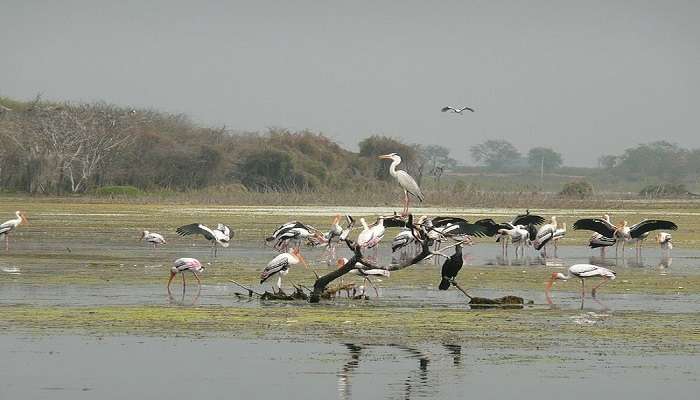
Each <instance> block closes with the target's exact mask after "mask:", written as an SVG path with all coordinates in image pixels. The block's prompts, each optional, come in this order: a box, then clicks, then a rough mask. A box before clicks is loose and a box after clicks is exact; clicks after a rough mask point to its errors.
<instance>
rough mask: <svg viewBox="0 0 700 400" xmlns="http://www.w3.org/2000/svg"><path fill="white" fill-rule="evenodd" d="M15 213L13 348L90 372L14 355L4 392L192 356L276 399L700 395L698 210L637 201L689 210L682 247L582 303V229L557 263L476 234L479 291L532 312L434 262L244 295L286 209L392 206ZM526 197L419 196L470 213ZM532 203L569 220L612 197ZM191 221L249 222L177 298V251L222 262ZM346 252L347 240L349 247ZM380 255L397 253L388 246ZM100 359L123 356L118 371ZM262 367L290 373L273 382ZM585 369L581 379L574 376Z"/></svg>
mask: <svg viewBox="0 0 700 400" xmlns="http://www.w3.org/2000/svg"><path fill="white" fill-rule="evenodd" d="M16 209H22V210H24V211H25V212H27V214H28V215H29V217H30V224H29V225H26V226H22V229H19V230H18V231H17V232H16V234H15V235H14V236H13V237H12V242H11V249H10V251H9V252H2V253H1V254H0V291H1V293H2V297H1V298H0V313H1V314H0V332H1V333H0V334H1V335H2V339H1V340H0V341H1V343H0V348H2V349H3V353H4V354H7V355H9V358H8V359H9V360H10V361H11V362H10V364H11V365H18V366H23V365H33V366H34V367H36V368H38V369H39V370H44V371H47V370H51V369H52V368H54V367H55V366H56V365H58V364H60V363H64V362H66V363H71V365H80V366H81V368H82V370H83V374H84V375H83V377H82V378H76V377H71V376H68V375H67V374H63V373H60V372H53V373H47V374H46V376H47V377H48V378H46V381H45V382H44V381H42V382H29V381H28V380H27V379H28V378H27V377H28V376H32V374H30V373H29V372H28V371H27V369H26V368H27V367H19V368H16V369H12V368H9V367H7V366H6V367H3V368H2V369H0V374H1V375H2V377H3V382H5V383H4V384H3V385H2V388H1V389H0V393H2V394H7V395H14V396H11V397H15V398H16V397H18V396H19V397H21V396H22V395H24V396H25V397H26V396H29V397H35V398H40V397H50V396H51V397H52V398H55V397H58V398H69V397H70V398H73V397H74V396H76V395H78V396H79V395H80V394H81V393H86V394H92V395H94V394H95V393H99V394H100V397H101V398H110V397H109V396H110V394H108V393H109V392H110V390H112V389H114V382H113V381H111V380H109V379H106V378H105V376H106V375H104V374H112V376H113V377H116V378H118V379H122V380H124V381H126V380H128V379H133V376H139V378H136V381H135V382H136V386H135V387H134V388H121V390H120V391H119V390H117V391H115V392H114V393H119V394H128V393H132V394H133V393H136V392H138V393H141V394H148V393H152V392H151V391H152V390H153V388H152V386H153V385H151V383H152V382H153V381H158V380H162V379H167V376H168V374H167V373H166V372H162V371H161V370H162V369H164V368H165V369H167V367H166V366H168V365H171V364H172V363H174V360H176V359H178V358H179V357H183V358H184V359H187V360H188V363H193V364H194V365H197V366H198V367H201V368H204V369H205V370H206V371H207V374H211V375H209V376H207V377H206V378H204V379H205V380H206V382H207V384H209V385H210V386H211V388H212V390H213V391H214V393H218V394H222V395H223V394H224V393H229V392H230V391H231V390H232V388H234V387H235V388H236V390H240V393H241V394H245V393H249V394H250V395H253V394H254V393H264V394H266V397H270V396H272V395H282V394H287V395H289V393H290V392H295V393H296V394H297V395H298V397H302V396H301V394H302V393H304V394H308V395H309V396H310V397H316V398H327V397H328V396H329V395H330V393H333V392H335V393H337V394H338V396H339V397H340V398H350V396H349V393H350V391H352V396H353V397H354V396H356V395H359V394H363V393H364V394H366V395H368V396H369V397H372V395H371V394H372V393H374V394H377V393H381V394H380V395H377V396H374V397H390V398H391V397H404V398H429V397H434V396H440V397H462V395H463V393H465V392H471V393H477V394H479V393H481V394H488V393H491V394H494V393H499V394H503V395H505V394H507V392H504V390H506V389H495V388H494V387H495V386H496V380H495V379H494V378H493V376H503V375H504V374H509V375H512V376H513V378H512V380H513V382H514V385H515V386H513V387H511V389H507V390H513V392H512V393H511V394H513V393H516V392H515V389H514V388H516V387H524V388H528V389H529V390H530V392H529V393H530V394H531V395H532V397H533V398H534V397H536V396H537V395H540V394H544V393H546V391H544V390H543V389H542V388H539V386H538V384H536V383H537V382H539V383H542V382H547V383H548V384H549V385H554V386H555V387H556V386H561V387H562V388H563V387H570V386H573V387H575V388H576V390H577V391H578V392H580V393H588V394H591V395H599V394H601V393H604V392H605V391H606V390H608V389H610V388H611V387H615V386H616V382H617V381H618V380H625V381H629V382H634V383H635V384H634V385H632V384H630V385H623V389H619V387H618V389H617V390H624V391H625V393H636V394H637V397H638V398H653V397H655V396H656V394H658V393H659V391H658V388H657V385H661V384H662V383H664V382H668V381H669V380H672V381H673V383H674V386H675V385H677V387H678V390H679V394H678V397H679V398H684V397H687V398H692V395H693V393H694V392H693V391H692V390H691V389H692V388H693V387H697V385H698V381H697V376H698V372H700V367H699V366H698V362H697V360H698V351H699V350H700V323H699V322H698V321H700V318H699V317H700V269H699V268H698V267H699V265H698V264H699V260H700V246H699V245H698V242H697V240H696V239H695V238H696V237H697V233H698V232H697V227H698V226H700V208H698V209H695V208H690V207H687V206H684V207H677V208H674V207H668V208H667V209H649V208H643V207H639V208H634V209H633V208H628V209H626V211H625V212H624V214H625V217H626V218H628V219H630V220H639V219H642V218H649V217H653V216H659V215H663V216H664V217H667V218H669V219H673V220H675V221H677V222H678V225H679V226H680V230H679V231H678V232H677V233H674V243H675V244H676V246H677V248H676V249H674V251H673V254H672V255H673V257H672V259H666V258H664V257H662V256H661V254H660V251H659V250H658V248H657V246H655V245H654V244H652V243H648V244H646V245H645V249H644V254H643V257H642V258H641V259H639V260H637V259H635V258H634V257H633V254H628V257H627V258H625V259H624V260H618V261H617V262H616V261H615V260H614V259H608V260H605V262H606V263H607V264H606V265H610V266H611V268H614V269H615V270H616V271H617V273H618V279H616V280H615V281H613V282H611V283H610V284H609V285H607V286H606V287H605V289H604V290H603V291H602V292H601V293H600V295H599V296H598V299H591V298H590V297H587V298H586V299H585V303H584V304H583V309H581V304H580V301H579V298H578V293H577V291H578V286H577V284H576V282H570V283H567V284H557V285H556V287H555V290H554V292H553V299H552V300H553V301H552V303H553V304H548V303H547V301H546V298H545V296H544V294H543V288H544V282H545V280H546V279H547V277H548V276H549V274H550V273H551V272H552V271H558V270H563V268H564V267H565V266H568V265H571V264H572V263H576V262H589V260H590V258H591V257H596V256H598V253H597V252H594V251H591V250H589V249H587V248H586V247H585V245H584V244H585V241H586V239H587V236H588V235H586V234H585V233H579V232H571V234H570V235H569V236H567V237H566V238H565V239H564V242H563V246H561V247H560V249H559V253H558V257H557V258H553V259H550V260H548V261H547V263H546V265H544V264H543V262H542V260H541V259H540V258H539V257H536V256H535V255H534V254H532V253H530V254H529V256H528V257H527V258H526V259H525V260H522V259H511V258H503V257H500V253H499V248H498V247H497V246H496V245H495V244H494V243H492V241H491V240H486V239H480V240H477V244H475V245H474V246H469V247H466V248H465V254H466V258H465V259H466V264H465V267H464V268H463V270H462V272H461V273H460V283H461V284H462V285H463V286H465V287H467V288H469V290H470V293H472V294H474V295H478V296H484V297H499V296H502V295H506V294H514V295H517V296H521V297H523V298H525V299H528V300H533V302H534V304H533V305H530V306H526V307H525V308H524V309H521V310H505V309H503V310H502V309H494V310H470V309H469V307H468V306H467V301H466V300H465V298H464V296H463V295H461V293H459V292H458V291H457V290H454V289H451V290H449V291H447V292H438V291H437V283H438V281H439V279H438V277H439V265H436V264H434V263H433V262H432V261H429V262H424V263H421V264H419V265H415V266H412V267H410V268H406V269H404V270H401V271H396V272H395V273H392V275H391V277H390V278H388V279H383V280H382V281H381V282H379V283H378V286H379V288H380V294H381V297H379V298H375V297H374V296H371V297H370V299H369V300H366V301H351V300H347V299H345V298H339V299H336V300H333V301H323V302H321V303H320V304H317V305H312V304H308V303H307V302H301V301H295V302H273V301H260V300H258V299H255V298H252V299H249V298H247V296H245V295H244V296H238V295H237V294H236V293H242V292H243V291H242V290H241V289H240V288H238V287H236V286H235V285H233V284H231V283H230V282H229V280H230V279H233V280H236V281H238V282H241V283H244V284H247V285H251V286H253V287H256V288H259V286H256V283H257V280H258V276H259V273H260V271H261V270H262V268H263V267H264V265H265V264H266V263H267V261H269V259H271V258H272V257H273V256H274V255H275V252H274V251H273V250H272V249H270V248H268V247H265V246H264V244H263V240H262V238H263V237H265V235H266V234H267V233H269V232H270V231H271V230H272V229H274V228H275V227H276V226H278V225H279V224H280V223H282V222H285V221H287V220H290V219H303V220H304V221H305V222H308V223H310V224H312V225H316V226H319V227H325V226H326V225H327V224H328V223H329V221H330V218H331V217H332V216H333V215H335V213H337V212H340V213H346V212H348V213H352V214H353V215H357V216H362V215H376V214H379V213H389V212H391V211H392V210H390V209H388V208H375V207H367V208H352V207H339V208H337V209H336V208H332V209H331V208H327V207H303V208H299V207H294V208H288V207H241V206H231V207H226V206H193V205H135V204H97V203H71V202H51V201H37V200H31V201H25V200H12V199H4V200H2V201H0V213H1V214H3V215H5V214H10V213H12V212H14V210H16ZM519 211H521V210H510V209H422V210H421V209H418V210H416V212H417V213H427V214H438V213H439V214H451V215H460V216H465V217H466V218H468V219H470V220H473V219H477V218H482V217H502V216H508V215H513V214H515V213H517V212H519ZM532 211H533V212H538V213H542V214H544V215H557V216H558V217H559V218H560V219H562V220H564V221H567V222H569V221H573V220H574V219H575V218H577V217H581V216H587V215H591V216H594V215H599V214H601V213H602V212H603V211H606V210H532ZM611 213H612V214H613V215H618V214H620V215H621V214H623V213H622V212H619V213H616V212H615V211H611ZM194 221H199V222H202V223H209V224H214V223H216V222H219V221H221V222H226V223H228V224H230V225H231V226H232V228H233V229H234V230H235V231H236V236H235V238H234V241H233V243H232V245H231V247H230V248H228V249H224V250H223V251H220V252H219V257H218V258H217V259H216V261H215V262H212V263H210V264H208V265H207V266H206V267H207V269H206V271H205V272H204V275H203V277H202V278H203V283H204V285H203V287H202V290H201V292H200V293H199V296H197V297H195V296H194V293H192V292H189V291H188V292H187V293H186V294H185V296H184V297H183V296H180V294H179V293H177V291H175V292H176V294H175V295H174V296H173V297H168V296H167V293H166V291H165V283H166V281H167V275H168V269H169V267H170V265H171V263H172V260H173V259H175V258H177V257H183V256H191V257H197V258H200V259H201V260H203V261H207V262H208V261H211V260H210V256H209V247H208V246H207V245H206V243H205V242H204V241H202V240H200V239H192V238H179V237H177V236H175V234H174V229H175V227H177V226H179V225H182V224H185V223H191V222H194ZM143 229H149V230H152V231H157V232H161V233H163V234H164V235H165V236H166V238H167V239H168V244H167V245H166V246H163V247H161V248H158V249H156V250H153V249H152V248H149V247H148V246H147V245H145V244H144V243H141V242H139V240H138V237H139V233H140V231H141V230H143ZM390 232H393V231H390ZM387 235H388V236H389V235H390V233H388V234H387ZM320 253H321V251H320V250H305V254H306V257H307V260H308V261H309V262H310V264H311V266H312V268H313V269H314V270H316V271H317V272H319V273H321V274H322V273H325V272H327V271H330V269H331V268H332V267H329V266H327V265H326V264H325V263H324V262H322V260H321V254H320ZM344 254H347V249H341V250H339V255H344ZM379 257H380V258H381V259H386V260H388V259H390V257H391V254H390V251H389V250H387V249H386V246H384V248H383V249H382V250H381V251H380V253H379ZM596 261H601V260H596ZM286 279H289V281H292V282H295V283H299V284H304V285H307V286H310V285H311V284H312V283H313V280H314V276H313V272H312V271H311V270H305V269H304V268H303V267H299V268H292V270H291V272H290V274H289V275H288V277H287V278H286ZM101 357H102V359H101ZM129 359H131V360H139V362H134V363H133V364H132V363H131V362H130V361H129ZM457 359H459V361H457ZM102 360H111V363H110V365H109V366H107V367H105V366H103V364H104V363H103V361H102ZM135 364H136V365H135ZM127 365H128V366H129V369H131V372H128V371H125V368H126V366H127ZM98 366H100V368H104V370H103V372H97V371H98V370H96V368H97V367H98ZM212 371H215V372H212ZM251 371H258V374H261V373H263V372H261V371H265V372H264V373H265V374H267V373H273V372H272V371H292V372H291V374H290V375H289V376H284V377H280V378H279V379H278V381H277V382H276V383H274V384H272V385H267V383H265V381H263V380H261V378H260V377H257V378H256V377H255V376H254V375H255V373H254V372H251ZM572 374H577V377H578V378H579V379H577V380H573V381H572V380H571V379H570V376H571V375H572ZM372 377H373V378H372ZM151 380H152V381H151ZM591 380H595V382H596V385H598V386H595V385H590V381H591ZM173 386H174V388H177V389H178V390H175V389H173V388H170V389H166V391H165V393H170V394H172V395H173V396H175V397H178V395H181V394H182V393H190V394H193V395H194V394H198V393H203V392H202V389H198V387H197V385H196V384H194V383H193V381H187V383H184V382H178V383H174V384H173ZM308 387H314V388H313V389H308ZM304 388H307V389H308V390H310V392H304V390H307V389H304ZM183 391H184V392H183ZM176 393H179V394H176ZM407 393H408V394H407ZM530 394H528V396H530ZM32 395H35V396H32ZM53 396H55V397H53ZM344 396H345V397H344ZM528 396H526V398H530V397H528ZM114 397H115V398H116V397H118V396H116V394H115V395H114ZM292 397H295V396H292Z"/></svg>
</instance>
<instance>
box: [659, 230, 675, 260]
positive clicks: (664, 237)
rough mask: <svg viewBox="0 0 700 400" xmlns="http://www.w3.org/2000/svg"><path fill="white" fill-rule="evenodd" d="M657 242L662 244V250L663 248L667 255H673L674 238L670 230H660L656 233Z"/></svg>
mask: <svg viewBox="0 0 700 400" xmlns="http://www.w3.org/2000/svg"><path fill="white" fill-rule="evenodd" d="M656 243H658V244H659V246H661V250H663V251H664V252H665V253H666V254H665V255H666V257H668V256H670V255H671V250H673V238H672V237H671V234H670V233H668V232H659V233H657V234H656Z"/></svg>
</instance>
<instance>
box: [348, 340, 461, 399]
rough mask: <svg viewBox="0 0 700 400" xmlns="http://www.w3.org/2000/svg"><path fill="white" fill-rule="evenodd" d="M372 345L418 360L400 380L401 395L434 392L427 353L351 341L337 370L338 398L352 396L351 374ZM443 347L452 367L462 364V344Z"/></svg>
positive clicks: (397, 345)
mask: <svg viewBox="0 0 700 400" xmlns="http://www.w3.org/2000/svg"><path fill="white" fill-rule="evenodd" d="M370 346H371V347H373V348H374V349H373V350H376V349H378V348H381V347H386V348H392V349H398V350H400V351H401V352H403V353H407V354H408V357H409V358H411V359H417V360H418V368H416V369H412V370H411V371H410V372H409V374H408V376H407V377H406V378H405V379H404V380H403V381H402V383H401V389H400V391H401V392H402V397H403V398H405V399H410V398H430V397H433V396H434V395H435V394H436V393H434V392H435V390H437V387H438V385H432V384H431V382H430V376H429V374H428V366H429V365H430V357H429V356H428V354H426V353H424V352H423V351H421V350H420V349H418V348H415V347H411V346H406V345H400V344H389V345H367V344H362V345H357V344H352V343H346V344H345V348H346V349H347V350H348V352H349V356H350V359H349V360H348V361H347V362H346V363H345V364H343V366H342V368H341V369H340V371H339V372H338V374H337V376H338V395H339V398H340V399H344V400H345V399H350V398H352V390H351V388H352V376H353V373H354V372H355V371H356V370H357V368H358V367H359V364H360V356H361V355H362V354H366V352H363V351H364V350H366V349H367V348H368V347H370ZM443 347H444V348H445V350H447V352H448V353H449V354H450V355H451V356H452V365H453V366H454V367H460V366H461V365H462V346H460V345H458V344H444V345H443ZM371 354H372V355H376V354H377V352H376V351H372V352H371Z"/></svg>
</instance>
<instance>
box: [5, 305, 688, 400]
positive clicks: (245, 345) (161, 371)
mask: <svg viewBox="0 0 700 400" xmlns="http://www.w3.org/2000/svg"><path fill="white" fill-rule="evenodd" d="M606 318H610V317H609V316H608V315H606V314H605V313H602V312H583V313H580V314H579V315H575V316H572V317H571V318H566V319H567V320H568V321H569V323H571V324H581V325H589V326H590V325H592V326H595V325H597V324H600V323H603V321H605V320H606ZM470 343H471V344H470V345H469V346H466V345H460V344H458V343H446V344H442V345H434V344H402V343H397V344H388V345H376V344H364V343H362V344H356V343H346V344H334V343H322V342H314V341H313V340H306V341H288V340H260V339H253V340H242V339H235V338H217V337H206V338H199V339H196V338H190V337H162V338H158V337H141V336H109V335H108V336H104V337H90V336H73V335H67V336H49V335H39V336H26V335H12V334H6V335H2V336H0V354H3V355H4V357H5V358H4V360H3V361H5V362H3V363H0V393H2V398H3V399H4V398H8V399H25V398H27V399H29V398H32V399H39V398H51V399H52V400H63V399H65V400H75V399H76V398H81V396H82V397H84V396H85V395H84V394H83V392H90V394H89V397H90V398H99V399H103V400H110V399H124V398H172V399H175V398H178V399H180V398H190V399H191V398H212V399H218V398H229V397H230V398H240V399H247V398H252V399H254V398H260V399H272V398H280V399H296V398H303V399H329V398H333V397H335V396H338V397H339V398H340V399H365V398H366V399H464V398H466V396H465V394H469V395H470V396H472V397H474V398H518V399H520V400H530V399H533V400H535V399H537V400H540V399H542V398H549V397H551V395H552V393H558V392H559V391H561V392H562V393H563V392H565V391H566V392H570V393H576V396H577V398H607V397H606V394H608V395H609V394H610V393H624V397H623V398H634V399H636V400H642V399H656V398H660V397H662V396H664V395H667V391H668V384H669V383H671V382H672V384H673V388H674V399H694V398H695V397H696V394H697V392H696V388H697V375H698V372H699V371H698V368H699V365H698V363H697V362H695V361H696V360H695V357H696V356H695V355H694V354H688V355H685V354H638V353H630V352H629V351H628V350H625V349H621V348H619V347H610V346H609V345H608V346H606V347H605V351H604V352H601V351H600V347H599V346H600V344H599V343H593V344H591V345H590V346H588V344H590V343H591V341H582V342H581V344H583V345H586V346H584V347H577V346H573V347H572V346H567V347H558V346H553V347H552V348H549V349H547V350H546V353H545V352H543V351H542V350H524V349H508V348H505V349H504V348H499V347H496V348H492V347H489V348H484V347H482V346H480V345H479V344H478V341H473V342H470ZM591 346H593V347H591ZM616 349H617V350H619V351H615V350H616ZM634 354H637V355H634ZM463 359H469V360H470V362H467V363H465V362H463ZM574 363H575V364H574ZM66 365H71V366H73V367H72V368H65V366H66ZM572 365H575V374H572V372H571V368H572ZM184 367H188V368H189V370H191V371H196V373H195V372H192V373H185V374H182V373H178V371H180V370H181V369H182V368H184ZM76 370H77V371H79V373H76ZM39 377H40V378H39ZM125 382H128V384H127V385H125V384H124V383H125ZM592 382H595V384H592Z"/></svg>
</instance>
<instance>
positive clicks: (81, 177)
mask: <svg viewBox="0 0 700 400" xmlns="http://www.w3.org/2000/svg"><path fill="white" fill-rule="evenodd" d="M359 149H360V151H359V153H355V152H351V151H348V150H345V149H343V148H341V147H340V146H339V145H338V144H337V143H335V142H333V141H332V140H330V139H329V138H327V137H326V136H324V135H322V134H318V133H313V132H309V131H299V132H292V131H289V130H285V129H271V130H269V131H267V132H262V133H260V132H253V133H239V132H233V131H231V130H228V129H225V128H207V127H201V126H198V125H196V124H194V123H193V122H192V121H190V120H189V119H188V118H187V117H186V116H183V115H172V114H167V113H161V112H157V111H153V110H143V109H139V110H135V109H130V108H125V107H118V106H114V105H110V104H106V103H99V102H98V103H82V104H73V103H53V102H44V101H41V100H40V99H39V98H37V99H35V100H34V101H31V102H18V101H13V100H11V99H6V98H0V190H4V191H20V192H28V193H46V194H62V193H85V192H91V191H93V190H94V189H96V188H99V187H105V186H133V187H135V188H138V189H141V190H145V191H157V190H170V191H189V190H198V189H202V188H205V187H216V186H222V185H225V186H227V187H229V188H230V187H239V188H240V189H241V190H251V191H283V192H284V191H320V190H345V191H351V190H366V189H371V188H375V189H376V188H377V187H383V186H385V185H387V182H388V181H389V179H390V177H389V174H388V166H389V163H388V162H387V161H385V160H384V161H382V160H378V159H377V156H378V155H380V154H386V153H390V152H397V153H399V154H400V155H401V157H402V158H403V163H402V164H401V165H402V168H403V169H406V170H407V171H408V172H409V173H411V174H412V175H413V176H414V177H415V178H416V180H418V181H419V183H423V182H422V181H423V179H424V178H425V177H426V176H430V177H431V178H433V179H431V180H430V182H431V184H432V183H433V182H437V187H438V189H439V188H440V183H439V182H440V178H441V177H442V175H443V173H444V172H445V171H448V170H455V168H456V167H457V162H456V161H455V160H454V159H452V158H451V157H450V149H448V148H445V147H443V146H434V145H428V146H426V145H418V144H406V143H403V142H401V141H399V140H396V139H392V138H389V137H385V136H378V135H375V136H370V137H368V138H366V139H363V140H362V141H361V142H360V143H359ZM452 150H454V149H452ZM465 150H466V149H465ZM468 150H469V151H470V152H471V154H472V156H473V158H474V159H475V160H476V161H477V162H479V163H480V164H482V165H483V169H484V170H487V171H502V172H507V173H512V174H532V173H533V172H535V171H536V172H537V173H539V172H540V171H541V172H544V173H552V172H560V173H564V174H566V173H567V171H568V173H569V174H571V173H572V172H574V171H572V169H571V168H567V167H564V166H563V159H562V157H561V155H560V154H559V153H557V152H556V151H554V150H552V149H549V148H541V147H538V148H533V149H530V151H529V152H528V153H527V154H526V155H525V156H523V155H521V154H520V153H519V152H518V150H517V149H516V148H515V147H514V146H513V145H512V144H510V143H508V142H507V141H504V140H489V141H486V142H484V143H481V144H478V145H475V146H472V147H471V148H470V149H468ZM576 172H579V171H576ZM580 172H585V174H583V173H582V175H585V176H584V177H585V178H586V179H589V178H590V179H591V181H592V182H593V183H594V185H595V183H596V182H605V183H608V184H610V183H614V181H615V180H619V181H622V180H624V181H625V182H626V183H629V182H630V181H635V182H638V183H639V185H640V189H641V187H642V186H643V185H647V184H656V183H666V182H673V183H691V184H693V185H695V186H697V184H698V180H699V179H700V149H695V150H686V149H682V148H679V147H678V146H676V145H674V144H670V143H667V142H655V143H649V144H642V145H639V146H637V147H633V148H630V149H627V150H626V151H625V152H624V153H623V154H621V155H618V156H610V155H606V156H602V157H600V159H599V167H598V168H591V169H585V171H584V169H580ZM517 189H518V188H513V187H509V188H507V190H517Z"/></svg>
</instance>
